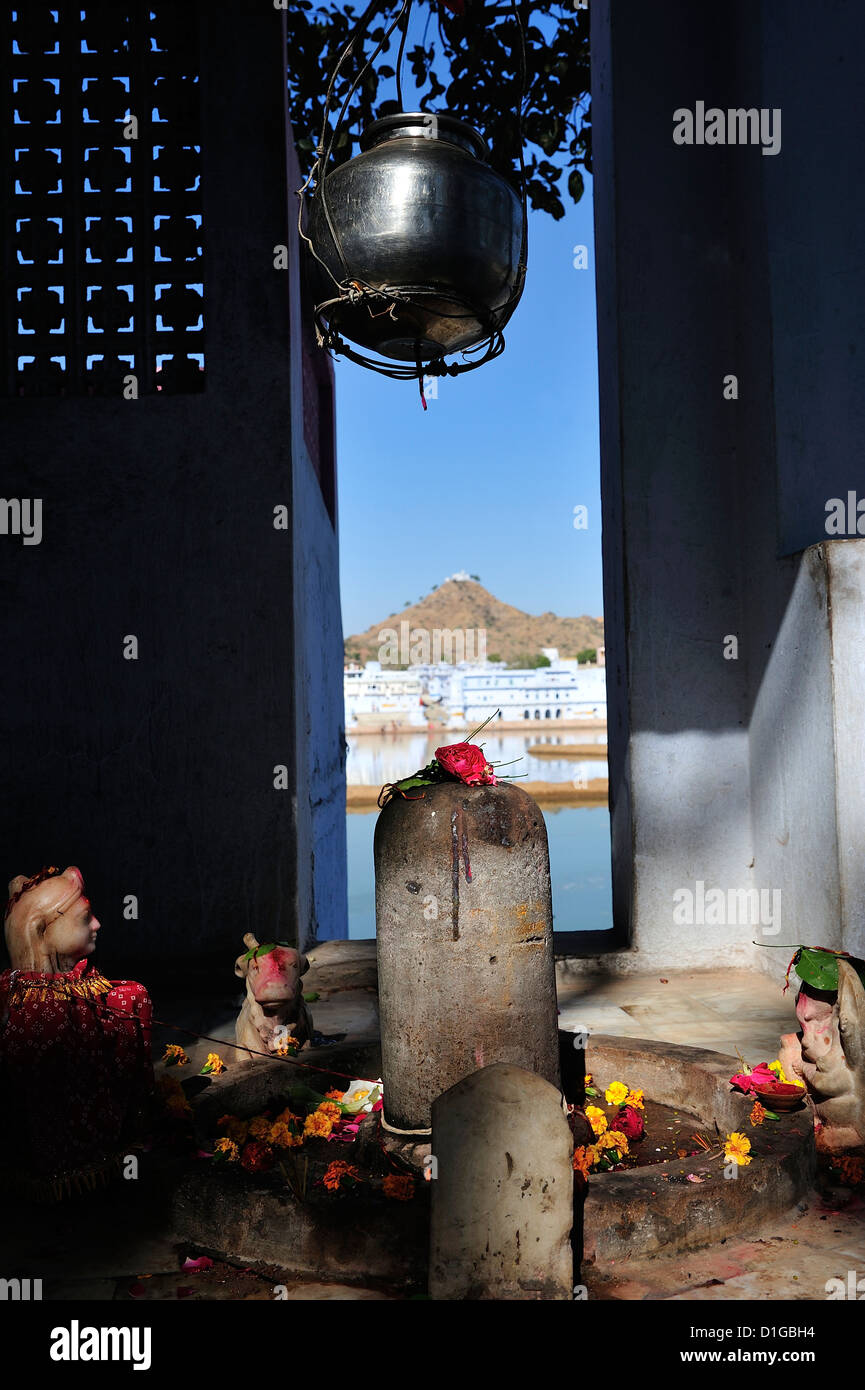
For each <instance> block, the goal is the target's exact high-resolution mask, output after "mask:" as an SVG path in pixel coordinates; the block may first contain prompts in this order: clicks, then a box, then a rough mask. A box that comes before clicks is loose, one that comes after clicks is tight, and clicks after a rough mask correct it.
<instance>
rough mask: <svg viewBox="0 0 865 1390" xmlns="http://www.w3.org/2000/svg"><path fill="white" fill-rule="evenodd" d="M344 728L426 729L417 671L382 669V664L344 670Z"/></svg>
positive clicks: (371, 662)
mask: <svg viewBox="0 0 865 1390" xmlns="http://www.w3.org/2000/svg"><path fill="white" fill-rule="evenodd" d="M343 691H344V695H345V727H346V730H349V729H359V728H363V727H364V726H369V727H372V728H381V727H384V726H385V725H387V724H399V725H401V726H403V727H411V728H423V727H424V726H425V725H426V715H425V712H424V706H423V686H422V684H421V680H420V677H419V675H418V673H417V670H415V669H409V670H408V671H397V670H387V671H384V670H382V666H381V662H380V661H368V662H367V663H366V665H365V666H355V665H352V666H347V667H346V668H345V670H344V671H343Z"/></svg>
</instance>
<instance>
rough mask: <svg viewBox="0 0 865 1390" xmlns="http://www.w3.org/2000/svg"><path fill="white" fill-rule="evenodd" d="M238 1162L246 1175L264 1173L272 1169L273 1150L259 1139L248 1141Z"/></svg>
mask: <svg viewBox="0 0 865 1390" xmlns="http://www.w3.org/2000/svg"><path fill="white" fill-rule="evenodd" d="M240 1162H241V1164H242V1165H243V1167H244V1168H245V1169H246V1171H247V1173H266V1172H267V1170H268V1169H269V1168H272V1167H273V1163H274V1159H273V1149H272V1148H271V1147H270V1145H269V1144H265V1143H263V1142H262V1141H261V1140H260V1139H250V1141H249V1143H248V1144H244V1146H243V1153H242V1154H241V1155H240Z"/></svg>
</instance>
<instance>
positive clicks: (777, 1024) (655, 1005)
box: [557, 967, 798, 1066]
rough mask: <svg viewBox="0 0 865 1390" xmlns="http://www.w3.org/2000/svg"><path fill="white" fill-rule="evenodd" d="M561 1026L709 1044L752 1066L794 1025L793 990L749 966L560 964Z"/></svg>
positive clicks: (770, 1055)
mask: <svg viewBox="0 0 865 1390" xmlns="http://www.w3.org/2000/svg"><path fill="white" fill-rule="evenodd" d="M557 984H558V996H559V1010H560V1016H559V1026H560V1027H562V1028H567V1029H573V1030H575V1031H576V1030H577V1029H578V1028H584V1029H586V1030H587V1031H588V1032H590V1033H612V1034H615V1035H616V1036H619V1037H628V1038H655V1039H657V1040H659V1041H661V1042H671V1043H683V1044H685V1045H687V1046H689V1047H705V1048H707V1049H708V1050H709V1051H710V1052H722V1053H725V1054H727V1055H729V1056H731V1057H735V1056H736V1052H737V1049H738V1051H739V1052H741V1053H742V1056H743V1057H744V1058H745V1060H746V1061H747V1062H748V1063H749V1065H750V1066H754V1065H756V1063H758V1062H771V1061H773V1060H774V1058H775V1057H777V1055H778V1039H779V1035H780V1034H781V1033H782V1032H783V1033H788V1032H796V1030H797V1027H798V1024H797V1022H796V994H795V988H791V989H789V990H788V991H787V993H786V994H782V992H781V985H780V984H778V983H777V981H775V980H771V979H769V978H768V976H766V975H762V974H759V973H758V972H757V971H751V970H701V971H688V970H678V971H672V970H671V971H670V973H669V975H665V976H663V977H662V976H659V975H657V974H656V975H620V976H598V975H578V974H571V973H567V972H566V971H565V970H563V969H562V968H561V967H560V968H559V970H558V971H557Z"/></svg>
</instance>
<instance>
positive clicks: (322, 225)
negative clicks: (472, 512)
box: [298, 0, 527, 397]
mask: <svg viewBox="0 0 865 1390" xmlns="http://www.w3.org/2000/svg"><path fill="white" fill-rule="evenodd" d="M411 3H412V0H405V3H404V4H403V5H402V7H401V9H400V11H399V13H398V14H397V16H396V19H395V20H394V21H393V22H392V23H391V25H390V26H389V27H388V28H387V29H386V30H385V32H384V35H383V37H382V39H381V41H380V43H379V45H378V48H377V49H376V50H375V52H374V53H373V54H372V55H371V57H370V59H369V60H368V62H367V64H365V65H364V67H363V68H362V69H361V71H360V72H359V74H358V76H357V77H356V78H355V81H354V83H353V85H352V88H351V90H350V91H349V93H348V94H347V96H346V97H345V100H344V102H343V106H342V109H341V111H340V114H339V117H338V119H337V121H336V124H335V125H334V127H333V128H332V129H331V126H330V121H329V115H330V108H331V101H332V94H333V89H334V86H335V84H336V81H337V78H338V75H339V72H340V69H341V66H342V64H343V63H344V61H345V60H346V58H347V56H348V54H349V53H350V51H351V48H352V45H353V44H354V42H355V41H356V39H357V37H358V35H357V34H355V35H354V36H353V37H352V40H351V41H350V42H349V44H348V45H347V46H346V48H345V50H344V51H343V54H342V55H341V57H340V59H339V61H338V63H337V65H336V68H335V70H334V73H333V76H332V78H331V81H330V85H329V87H328V93H327V100H326V103H325V113H324V125H323V130H322V137H321V140H320V141H319V145H318V149H317V159H316V161H315V164H314V166H313V169H312V170H311V172H310V175H309V178H308V179H307V181H306V183H305V184H304V186H303V188H301V189H300V190H299V197H300V203H301V206H300V213H299V222H298V225H299V228H300V232H301V236H302V237H303V240H304V241H305V242H306V244H307V246H308V248H309V250H310V252H311V254H312V257H313V262H312V265H311V280H312V286H313V293H314V299H315V309H314V311H313V312H314V321H315V328H316V335H317V340H318V342H319V345H320V346H323V347H326V348H329V349H331V350H332V351H334V352H338V353H340V354H344V355H345V356H346V357H348V358H350V359H351V360H352V361H353V362H357V363H359V365H361V366H363V367H367V368H370V369H371V370H373V371H377V372H381V373H382V374H383V375H385V376H390V377H393V378H396V379H397V380H414V379H417V380H418V381H419V383H421V382H422V379H423V377H424V376H442V375H449V376H456V375H459V374H460V373H462V372H466V371H471V370H472V369H473V368H475V367H479V366H482V365H483V364H484V363H485V362H489V361H491V360H492V359H493V358H494V357H497V356H498V355H499V354H500V353H501V352H502V351H503V350H504V345H505V343H504V336H503V329H504V327H505V324H506V323H507V321H508V319H509V318H510V316H511V314H512V313H513V311H514V309H515V308H516V305H517V303H518V302H519V299H520V296H521V294H522V290H523V285H524V282H525V275H526V253H527V217H526V195H525V170H524V167H523V159H522V131H521V129H520V130H519V158H520V173H521V180H520V185H521V193H520V194H519V195H518V194H517V193H516V192H515V191H514V189H513V188H512V187H511V185H510V183H509V182H508V181H507V180H506V179H504V178H503V177H502V176H501V175H500V174H498V173H497V172H496V171H495V170H494V169H492V168H491V167H490V165H489V163H488V158H489V152H488V150H487V146H486V143H485V141H484V140H483V138H482V137H481V136H480V135H479V134H478V133H477V131H475V130H473V129H472V127H471V126H469V125H467V124H466V123H465V122H464V121H462V120H459V119H458V118H457V117H456V116H453V115H451V114H449V113H447V112H439V113H436V114H433V113H431V112H424V111H415V112H405V111H401V112H399V113H398V114H395V115H389V116H385V117H383V118H381V119H380V120H377V121H374V122H373V124H372V125H371V126H369V127H368V129H367V130H366V131H364V133H363V134H362V136H361V139H360V154H358V155H356V156H355V157H354V158H353V159H349V160H347V161H346V162H345V163H344V164H340V165H338V166H337V167H336V168H334V169H331V170H330V172H327V167H328V163H329V161H330V158H331V154H332V150H333V147H334V142H335V140H336V138H337V135H338V133H339V130H340V127H341V125H342V123H343V121H344V119H345V112H346V109H347V106H348V103H349V101H350V99H351V96H352V94H353V92H354V90H355V89H356V87H357V85H358V83H359V82H360V80H361V79H362V77H363V74H364V72H365V71H366V68H367V67H369V65H370V64H371V63H372V62H373V61H374V59H375V58H376V57H377V55H378V53H379V52H380V51H381V49H382V48H383V47H384V45H385V44H386V43H387V42H388V41H389V38H390V35H391V34H392V33H393V31H394V29H395V28H396V26H397V25H398V24H400V22H402V24H403V33H402V44H401V46H400V60H401V56H402V48H403V46H404V43H405V36H406V33H407V28H408V17H409V12H410V9H411ZM514 16H515V19H516V23H517V28H518V32H519V34H520V45H519V58H520V61H519V89H520V95H519V99H518V102H517V116H516V119H517V125H518V128H519V126H520V117H521V107H522V92H523V88H524V85H525V55H524V52H523V48H522V28H521V26H520V24H519V16H518V15H517V12H516V7H514ZM397 77H398V79H399V61H398V66H397ZM398 91H399V94H400V97H401V82H399V80H398ZM313 181H315V191H314V192H313V193H312V194H310V193H309V192H308V190H309V187H310V185H311V184H312V183H313ZM307 202H308V207H307ZM305 211H306V213H307V215H306V217H305V216H304V213H305ZM346 339H348V340H349V342H346V341H345V340H346ZM350 344H352V345H353V346H351V345H350ZM358 349H360V351H359V350H358ZM370 353H376V354H378V357H377V358H375V357H372V356H370V355H369V354H370ZM453 353H460V354H461V355H462V359H463V360H462V361H460V362H457V363H447V362H446V361H445V358H446V357H447V356H448V355H449V354H453ZM381 359H384V360H381ZM421 396H422V397H423V389H422V386H421Z"/></svg>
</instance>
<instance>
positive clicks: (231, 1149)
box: [213, 1139, 240, 1163]
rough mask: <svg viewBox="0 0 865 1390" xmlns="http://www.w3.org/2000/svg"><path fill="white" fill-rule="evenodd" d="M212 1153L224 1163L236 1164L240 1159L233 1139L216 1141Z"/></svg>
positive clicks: (238, 1150)
mask: <svg viewBox="0 0 865 1390" xmlns="http://www.w3.org/2000/svg"><path fill="white" fill-rule="evenodd" d="M213 1152H214V1154H218V1155H219V1157H220V1159H221V1160H222V1161H224V1162H225V1163H236V1162H237V1160H238V1159H239V1158H240V1149H239V1148H238V1147H237V1145H236V1144H235V1142H234V1140H233V1139H218V1140H217V1142H216V1144H215V1146H214V1149H213Z"/></svg>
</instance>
